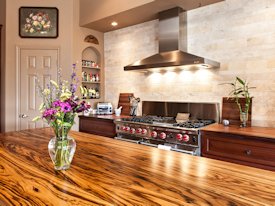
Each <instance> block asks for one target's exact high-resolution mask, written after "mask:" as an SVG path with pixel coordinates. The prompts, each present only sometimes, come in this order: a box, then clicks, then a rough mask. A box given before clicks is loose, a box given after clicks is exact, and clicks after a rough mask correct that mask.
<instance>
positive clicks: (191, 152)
mask: <svg viewBox="0 0 275 206" xmlns="http://www.w3.org/2000/svg"><path fill="white" fill-rule="evenodd" d="M171 150H172V151H176V152H182V153H186V154H191V155H193V156H194V155H195V152H194V151H188V150H181V149H175V148H171Z"/></svg>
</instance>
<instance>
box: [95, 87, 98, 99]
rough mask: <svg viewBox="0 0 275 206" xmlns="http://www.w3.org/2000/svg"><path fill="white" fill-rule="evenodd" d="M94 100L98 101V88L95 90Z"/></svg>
mask: <svg viewBox="0 0 275 206" xmlns="http://www.w3.org/2000/svg"><path fill="white" fill-rule="evenodd" d="M95 98H96V99H99V91H98V88H96V89H95Z"/></svg>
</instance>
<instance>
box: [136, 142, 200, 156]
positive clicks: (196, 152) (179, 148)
mask: <svg viewBox="0 0 275 206" xmlns="http://www.w3.org/2000/svg"><path fill="white" fill-rule="evenodd" d="M140 144H143V145H147V146H151V147H157V148H159V149H164V150H170V151H175V152H181V153H185V154H190V155H193V156H200V149H199V147H197V146H193V145H182V144H169V143H167V142H164V141H156V140H143V141H141V142H140Z"/></svg>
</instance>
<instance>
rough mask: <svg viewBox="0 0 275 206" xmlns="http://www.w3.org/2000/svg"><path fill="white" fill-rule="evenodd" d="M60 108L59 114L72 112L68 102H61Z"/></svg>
mask: <svg viewBox="0 0 275 206" xmlns="http://www.w3.org/2000/svg"><path fill="white" fill-rule="evenodd" d="M60 107H61V112H64V113H67V112H71V111H72V107H71V105H70V104H69V103H68V102H61V103H60Z"/></svg>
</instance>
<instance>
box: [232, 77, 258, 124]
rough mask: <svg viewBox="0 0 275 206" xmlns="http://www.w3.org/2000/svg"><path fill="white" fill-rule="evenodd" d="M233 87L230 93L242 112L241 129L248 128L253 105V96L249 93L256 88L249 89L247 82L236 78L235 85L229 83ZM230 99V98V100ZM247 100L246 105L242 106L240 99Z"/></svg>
mask: <svg viewBox="0 0 275 206" xmlns="http://www.w3.org/2000/svg"><path fill="white" fill-rule="evenodd" d="M227 84H229V85H231V86H232V90H231V91H230V93H229V96H230V97H231V98H234V99H235V102H236V103H237V105H238V108H239V110H240V120H241V125H240V126H241V127H246V122H247V120H248V113H249V108H250V103H251V96H250V93H249V90H250V89H254V88H255V87H249V85H248V82H247V81H246V80H242V79H241V78H239V77H236V78H235V81H234V82H233V83H227ZM230 97H229V98H230ZM241 97H243V98H245V105H244V106H242V105H241V103H240V98H241Z"/></svg>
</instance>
